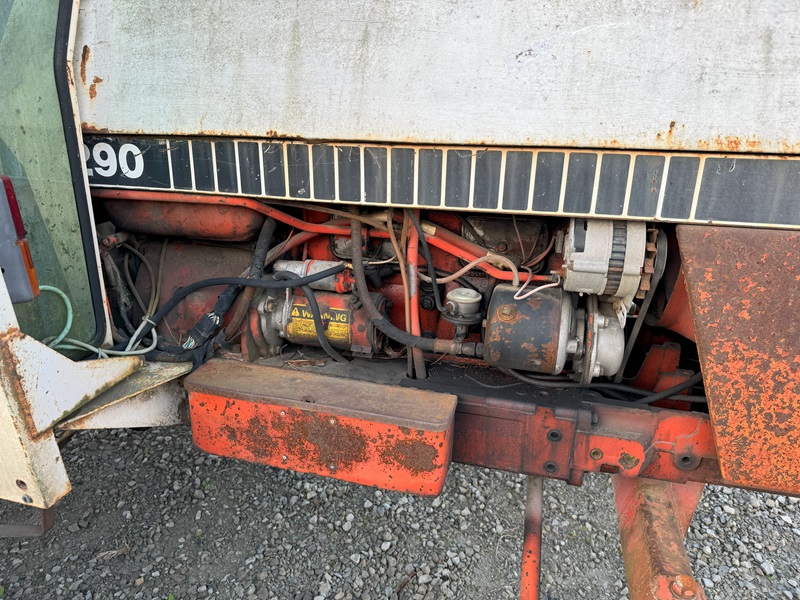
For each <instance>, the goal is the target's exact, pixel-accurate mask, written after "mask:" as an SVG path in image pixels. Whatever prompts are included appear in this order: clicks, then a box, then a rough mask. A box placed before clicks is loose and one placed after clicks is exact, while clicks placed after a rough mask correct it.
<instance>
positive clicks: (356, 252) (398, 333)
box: [350, 219, 483, 358]
mask: <svg viewBox="0 0 800 600" xmlns="http://www.w3.org/2000/svg"><path fill="white" fill-rule="evenodd" d="M361 227H362V224H361V222H360V221H358V220H356V219H353V220H352V221H350V236H351V244H350V245H351V247H352V253H353V259H352V260H353V279H355V283H356V293H357V295H358V298H359V300H361V304H362V305H363V306H364V309H365V310H366V311H367V314H368V315H369V318H370V320H371V321H372V324H373V325H374V326H375V328H376V329H378V330H379V331H381V332H383V334H384V335H386V337H388V338H390V339H392V340H394V341H395V342H397V343H399V344H402V345H403V346H411V347H412V348H419V349H420V350H423V351H425V352H436V353H438V354H456V355H461V356H474V357H478V358H480V357H481V356H482V355H483V344H481V343H475V342H457V341H455V340H434V339H430V338H424V337H420V336H417V335H412V334H410V333H408V332H406V331H403V330H402V329H400V328H398V327H395V326H394V325H392V323H391V322H390V321H389V320H388V319H387V318H386V317H385V316H384V314H383V313H382V312H381V311H379V310H378V307H376V306H375V303H374V302H373V301H372V298H371V297H370V295H369V289H368V288H367V277H366V275H365V273H364V251H363V249H362V244H363V242H364V239H363V238H362V237H361ZM431 268H432V267H431Z"/></svg>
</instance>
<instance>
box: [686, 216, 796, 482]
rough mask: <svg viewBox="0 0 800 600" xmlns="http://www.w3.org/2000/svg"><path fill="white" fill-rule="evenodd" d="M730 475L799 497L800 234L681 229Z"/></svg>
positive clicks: (711, 400) (723, 464)
mask: <svg viewBox="0 0 800 600" xmlns="http://www.w3.org/2000/svg"><path fill="white" fill-rule="evenodd" d="M678 243H679V245H680V250H681V258H682V260H683V268H684V273H685V275H686V287H687V291H688V292H689V303H690V306H691V312H692V320H693V321H694V330H695V335H696V337H697V347H698V351H699V354H700V363H701V365H702V367H703V375H704V376H705V385H706V392H707V395H708V405H709V412H710V413H711V422H712V425H713V430H714V437H715V439H716V444H717V452H718V455H719V461H720V470H721V471H722V475H723V477H724V478H725V479H726V480H728V481H730V482H731V483H733V484H735V485H741V486H745V487H759V488H762V489H767V490H772V491H775V492H782V493H788V494H800V294H799V292H800V234H798V233H797V232H792V231H779V230H763V229H742V228H732V227H730V228H720V227H701V226H679V227H678Z"/></svg>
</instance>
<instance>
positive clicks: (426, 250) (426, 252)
mask: <svg viewBox="0 0 800 600" xmlns="http://www.w3.org/2000/svg"><path fill="white" fill-rule="evenodd" d="M407 212H408V216H409V217H411V223H412V224H413V225H414V229H416V230H417V233H418V234H419V246H420V250H422V257H423V258H424V259H425V262H426V263H427V265H428V273H430V275H429V276H428V279H430V284H431V286H432V287H433V301H434V302H435V303H436V310H438V311H439V312H440V313H444V312H445V309H444V305H443V304H442V298H441V295H440V294H439V284H438V282H437V281H436V268H435V267H434V265H433V257H432V256H431V249H430V246H428V242H427V240H426V239H425V232H424V231H423V230H422V225H420V224H419V219H417V215H415V214H414V211H413V210H409V211H407Z"/></svg>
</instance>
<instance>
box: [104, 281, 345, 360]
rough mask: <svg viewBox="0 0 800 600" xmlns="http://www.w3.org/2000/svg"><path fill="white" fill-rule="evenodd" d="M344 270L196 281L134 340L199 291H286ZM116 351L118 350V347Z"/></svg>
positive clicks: (171, 301)
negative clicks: (226, 287)
mask: <svg viewBox="0 0 800 600" xmlns="http://www.w3.org/2000/svg"><path fill="white" fill-rule="evenodd" d="M344 268H345V267H344V265H337V266H335V267H331V268H330V269H325V270H324V271H320V272H319V273H314V274H313V275H307V276H305V277H299V278H297V279H293V280H291V281H276V280H274V279H269V280H265V279H248V278H247V277H212V278H211V279H203V280H202V281H196V282H195V283H192V284H190V285H187V286H186V287H183V288H181V289H179V290H178V291H177V292H175V294H174V295H173V296H172V298H170V299H169V300H168V301H167V302H166V304H164V306H162V307H161V308H160V309H159V310H158V312H156V314H154V315H153V316H152V317H151V318H150V319H148V321H147V325H145V327H143V328H142V330H141V331H140V332H139V334H138V336H137V338H138V339H136V340H134V344H135V343H136V342H138V341H139V339H142V338H143V337H144V336H145V335H147V334H148V333H149V332H150V330H151V329H153V327H154V326H155V324H156V323H158V322H159V321H160V320H161V319H163V318H164V317H165V316H167V315H168V314H169V313H170V311H172V309H174V308H175V307H176V306H177V305H178V303H179V302H180V301H181V300H183V299H184V298H186V296H188V295H189V294H191V293H193V292H196V291H197V290H201V289H203V288H207V287H214V286H217V285H241V286H246V287H257V288H261V289H265V290H284V289H286V288H293V287H299V286H301V285H308V284H309V283H314V282H315V281H319V280H320V279H325V278H326V277H330V276H331V275H336V274H338V273H341V272H342V271H344ZM114 349H116V347H115V348H114Z"/></svg>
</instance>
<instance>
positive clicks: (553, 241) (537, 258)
mask: <svg viewBox="0 0 800 600" xmlns="http://www.w3.org/2000/svg"><path fill="white" fill-rule="evenodd" d="M555 245H556V238H555V237H552V238H550V243H549V244H548V245H547V248H545V249H544V250H542V252H541V253H540V254H538V255H537V256H534V257H533V258H532V259H530V260H529V261H527V262H525V263H524V264H523V265H522V266H523V267H535V266H536V265H538V264H539V263H540V262H542V261H543V260H544V259H545V258H547V255H548V254H550V251H551V250H552V249H553V246H555Z"/></svg>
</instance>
